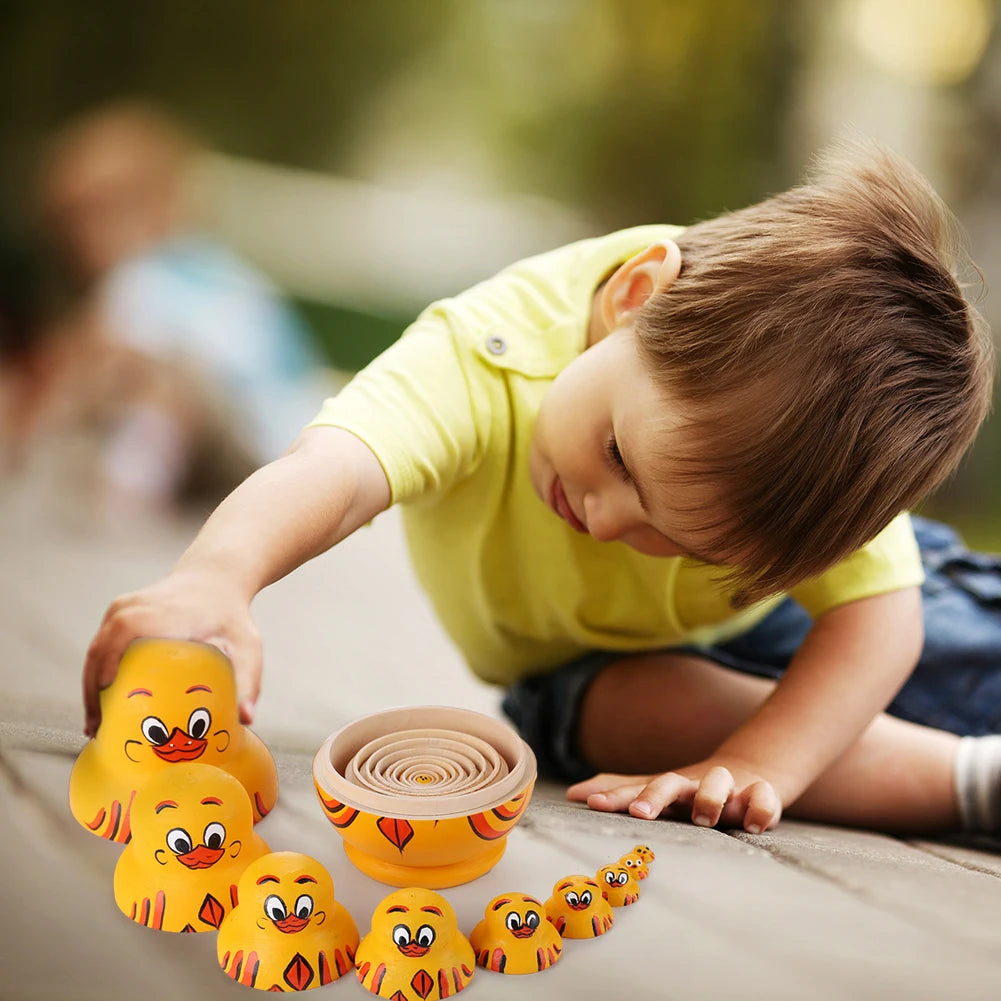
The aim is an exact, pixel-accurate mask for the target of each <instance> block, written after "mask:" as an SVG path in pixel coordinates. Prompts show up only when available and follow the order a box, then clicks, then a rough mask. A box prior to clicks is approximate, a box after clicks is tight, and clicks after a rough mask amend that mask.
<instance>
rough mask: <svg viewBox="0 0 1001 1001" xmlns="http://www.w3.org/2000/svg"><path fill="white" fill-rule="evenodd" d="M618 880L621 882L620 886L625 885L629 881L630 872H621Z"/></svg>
mask: <svg viewBox="0 0 1001 1001" xmlns="http://www.w3.org/2000/svg"><path fill="white" fill-rule="evenodd" d="M616 882H617V883H618V884H619V886H625V885H626V883H628V882H629V873H628V872H620V873H619V876H618V879H616Z"/></svg>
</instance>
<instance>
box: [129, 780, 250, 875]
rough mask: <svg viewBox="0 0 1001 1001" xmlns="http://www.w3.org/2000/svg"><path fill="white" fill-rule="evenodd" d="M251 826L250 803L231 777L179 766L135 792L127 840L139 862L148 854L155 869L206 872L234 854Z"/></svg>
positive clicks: (238, 849)
mask: <svg viewBox="0 0 1001 1001" xmlns="http://www.w3.org/2000/svg"><path fill="white" fill-rule="evenodd" d="M253 824H254V815H253V812H252V810H251V807H250V800H248V799H247V793H246V791H245V790H244V788H243V786H241V785H240V783H239V782H238V781H237V780H236V779H235V778H233V776H232V775H230V774H229V773H228V772H224V771H222V770H221V769H218V768H210V767H209V766H207V765H183V766H178V768H176V769H171V770H170V771H169V772H165V773H161V775H158V776H156V777H155V778H153V779H150V781H149V782H148V783H147V784H146V785H145V786H143V788H142V789H141V790H140V792H139V793H138V795H137V796H136V802H135V807H134V808H133V829H132V838H133V842H134V849H135V851H136V852H137V853H138V854H139V856H140V857H143V856H146V854H147V853H150V854H151V855H152V857H153V859H154V860H155V861H156V862H157V863H158V864H159V865H160V866H164V867H166V868H169V869H171V870H172V869H173V868H174V867H176V866H183V867H184V868H186V869H210V868H212V866H214V865H216V864H217V863H218V862H220V861H222V860H223V859H224V858H227V857H228V858H236V857H237V856H238V855H239V854H240V851H241V849H242V847H243V843H244V841H245V840H246V839H247V838H248V837H249V836H250V835H251V834H252V833H253ZM130 850H131V849H130Z"/></svg>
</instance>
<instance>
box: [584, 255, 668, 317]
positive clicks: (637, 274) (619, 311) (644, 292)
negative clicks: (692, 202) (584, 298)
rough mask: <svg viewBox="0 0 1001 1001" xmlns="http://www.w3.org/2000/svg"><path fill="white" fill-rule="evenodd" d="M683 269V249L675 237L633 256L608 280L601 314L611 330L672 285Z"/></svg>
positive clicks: (602, 293) (603, 291)
mask: <svg viewBox="0 0 1001 1001" xmlns="http://www.w3.org/2000/svg"><path fill="white" fill-rule="evenodd" d="M680 271H681V251H680V250H679V249H678V245H677V244H676V243H675V242H674V241H673V240H665V241H664V242H663V243H655V244H653V245H652V246H650V247H647V248H646V250H644V251H642V252H641V253H639V254H637V255H636V256H635V257H630V258H629V260H628V261H626V262H625V264H623V265H622V266H621V267H620V268H619V269H618V270H617V271H616V272H614V273H613V274H612V277H611V278H609V279H608V281H607V282H606V283H605V287H604V288H603V289H602V292H601V318H602V320H604V322H605V326H606V327H607V328H608V329H609V330H615V329H616V327H619V326H621V325H622V323H623V321H624V320H625V319H626V317H627V316H628V315H629V314H630V313H634V312H635V311H636V310H637V309H639V308H640V306H642V305H643V303H645V302H646V301H647V299H649V298H650V296H651V295H653V293H654V292H658V291H661V290H662V289H667V288H670V287H671V285H672V284H673V283H674V280H675V279H676V278H677V277H678V274H679V273H680Z"/></svg>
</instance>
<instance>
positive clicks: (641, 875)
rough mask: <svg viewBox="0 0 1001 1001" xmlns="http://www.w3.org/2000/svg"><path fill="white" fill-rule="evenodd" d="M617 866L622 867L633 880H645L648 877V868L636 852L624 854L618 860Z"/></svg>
mask: <svg viewBox="0 0 1001 1001" xmlns="http://www.w3.org/2000/svg"><path fill="white" fill-rule="evenodd" d="M619 865H624V866H625V867H626V868H627V869H628V870H629V871H630V872H631V873H632V874H633V879H646V878H647V876H649V875H650V867H649V866H648V865H647V863H646V862H644V861H643V856H642V855H640V853H639V852H637V851H631V852H626V854H625V855H623V856H622V858H620V859H619Z"/></svg>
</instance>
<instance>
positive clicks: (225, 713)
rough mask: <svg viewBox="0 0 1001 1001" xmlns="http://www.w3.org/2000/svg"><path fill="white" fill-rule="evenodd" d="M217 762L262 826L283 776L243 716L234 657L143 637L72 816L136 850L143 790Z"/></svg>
mask: <svg viewBox="0 0 1001 1001" xmlns="http://www.w3.org/2000/svg"><path fill="white" fill-rule="evenodd" d="M189 761H198V762H200V763H201V764H206V765H217V766H218V767H219V768H223V769H225V770H226V771H227V772H229V773H230V774H232V775H234V776H236V778H237V779H239V780H240V782H241V783H242V785H243V787H244V788H245V789H246V790H247V795H248V796H249V797H250V799H251V803H252V805H253V808H254V816H255V819H257V820H260V819H261V817H263V816H264V815H265V814H266V813H268V811H269V810H271V808H272V807H273V806H274V805H275V800H276V799H277V798H278V772H277V770H276V769H275V763H274V759H273V758H272V757H271V754H270V752H269V751H268V749H267V747H265V745H264V744H263V743H262V741H261V739H260V738H259V737H258V736H257V735H256V734H254V733H252V732H251V731H250V730H248V729H247V728H246V727H245V726H243V725H242V724H241V723H240V721H239V717H238V714H237V704H236V683H235V681H234V679H233V668H232V666H231V665H230V663H229V660H227V658H226V657H225V655H224V654H222V653H221V652H220V651H219V650H217V649H216V648H215V647H214V646H210V645H209V644H207V643H191V642H186V641H182V640H163V639H141V640H135V641H134V642H133V643H131V644H130V645H129V648H128V649H127V650H126V651H125V654H124V656H123V657H122V659H121V662H120V663H119V665H118V674H117V675H116V676H115V680H114V681H113V682H112V683H111V684H110V685H109V686H108V688H106V689H105V690H104V691H103V692H101V725H100V727H99V728H98V731H97V736H96V737H95V738H94V739H93V740H91V741H90V742H89V743H88V744H87V745H86V746H85V747H84V749H83V751H81V752H80V756H79V757H78V758H77V760H76V763H75V764H74V766H73V771H72V773H71V775H70V789H69V793H70V810H71V812H72V813H73V816H74V817H76V819H77V820H78V821H79V822H80V823H81V824H82V825H83V826H84V827H86V828H87V830H88V831H93V832H94V834H97V835H99V836H100V837H102V838H107V839H108V840H110V841H117V842H119V843H121V844H126V843H127V842H128V840H129V837H130V836H131V818H130V808H131V805H132V801H133V799H134V797H135V795H136V791H137V790H138V789H139V788H140V787H141V786H142V785H143V784H144V783H145V782H146V781H147V780H148V779H149V778H150V777H151V776H153V775H156V774H158V773H160V772H162V771H164V770H165V769H169V768H173V767H175V766H176V765H177V764H179V763H183V762H189Z"/></svg>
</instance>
